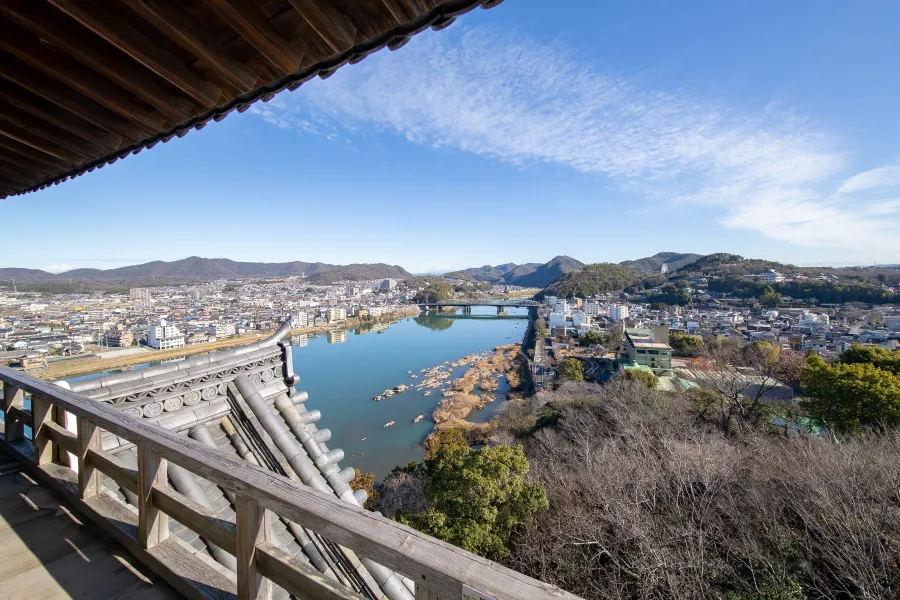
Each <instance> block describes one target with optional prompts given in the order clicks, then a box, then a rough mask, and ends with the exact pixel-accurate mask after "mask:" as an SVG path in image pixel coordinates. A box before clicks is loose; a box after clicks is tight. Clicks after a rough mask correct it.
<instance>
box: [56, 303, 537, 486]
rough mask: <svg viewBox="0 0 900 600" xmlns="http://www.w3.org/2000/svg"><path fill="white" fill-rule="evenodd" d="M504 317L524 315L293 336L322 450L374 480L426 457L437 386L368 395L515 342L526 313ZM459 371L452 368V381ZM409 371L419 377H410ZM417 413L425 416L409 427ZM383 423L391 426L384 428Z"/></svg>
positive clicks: (427, 319)
mask: <svg viewBox="0 0 900 600" xmlns="http://www.w3.org/2000/svg"><path fill="white" fill-rule="evenodd" d="M507 313H508V315H510V316H519V317H523V318H519V319H514V318H509V317H505V318H496V309H495V308H491V307H475V308H473V309H472V317H475V318H469V317H466V316H459V317H456V316H444V315H440V316H419V317H408V318H405V319H402V320H400V321H398V322H396V323H392V324H391V325H390V326H387V327H386V328H384V329H382V330H380V331H379V330H377V328H378V327H385V326H384V325H382V326H376V327H375V328H373V329H370V330H361V329H357V330H348V331H342V332H329V333H328V334H323V335H319V336H315V337H312V336H310V337H305V336H296V337H294V338H292V345H293V359H294V372H295V373H296V374H297V375H299V376H300V383H299V385H298V389H301V390H306V391H307V392H309V401H308V402H307V408H309V409H311V410H312V409H318V410H320V411H321V412H322V420H321V421H320V422H319V423H318V424H317V425H318V427H319V428H320V429H321V428H328V429H330V430H331V432H332V439H331V441H330V442H329V447H331V448H342V449H343V450H344V454H345V457H346V458H345V459H344V461H343V463H342V464H343V466H352V467H356V468H358V469H360V470H361V471H363V472H372V473H375V476H376V477H377V478H378V479H379V480H380V479H382V478H383V477H384V476H385V475H387V474H388V473H390V471H391V469H393V468H394V467H395V466H398V465H404V464H406V463H408V462H410V461H418V460H421V459H422V457H423V456H424V455H425V450H424V448H423V446H422V442H424V440H425V438H426V437H427V436H428V434H429V433H431V431H432V428H433V425H434V424H433V423H432V421H431V420H430V417H431V411H433V410H434V408H435V406H437V403H438V402H439V401H440V399H441V394H440V389H438V390H434V391H432V393H431V394H430V395H429V396H425V391H426V390H417V389H413V388H410V389H408V390H407V391H405V392H403V393H401V394H397V395H395V396H392V397H390V398H386V399H384V400H382V401H381V402H374V401H373V398H374V397H375V396H376V395H378V394H380V393H382V392H383V391H384V390H386V389H389V388H393V387H394V386H396V385H398V384H405V385H407V386H411V385H414V384H416V383H418V382H420V381H421V377H422V373H421V372H420V371H421V370H422V369H427V368H430V367H434V366H437V365H440V364H443V363H445V362H453V361H455V360H458V359H460V358H462V357H464V356H466V355H468V354H473V353H477V352H482V351H488V350H492V349H493V348H494V346H498V345H503V344H512V343H517V342H520V341H522V336H523V335H524V333H525V327H526V326H527V323H528V321H527V320H526V319H525V318H524V317H527V314H528V313H527V309H507ZM492 317H493V318H492ZM146 366H147V365H146V364H145V365H136V366H135V367H132V368H134V369H140V368H144V367H146ZM466 369H467V367H465V366H462V367H458V368H456V369H453V375H452V378H456V377H459V376H461V375H462V374H463V373H464V372H465V370H466ZM408 371H412V372H413V374H415V375H418V376H419V378H418V379H414V378H412V377H411V376H410V374H409V373H408ZM99 375H100V374H99V373H98V374H94V375H89V376H87V377H97V376H99ZM452 378H451V379H452ZM73 379H81V378H73ZM449 381H450V379H448V380H447V382H449ZM507 391H508V387H507V386H506V381H505V377H504V378H503V379H501V380H500V389H499V390H497V392H495V393H494V394H493V395H494V396H496V397H497V398H498V399H497V400H496V401H495V402H492V403H490V404H488V405H486V406H485V407H484V408H483V409H481V410H479V411H477V412H475V413H473V414H472V415H470V416H469V420H470V421H474V422H483V421H487V420H490V418H491V417H492V416H493V415H494V414H495V413H496V412H497V410H498V409H499V408H500V406H501V405H502V403H503V399H504V398H505V396H506V392H507ZM422 414H424V415H425V416H426V417H427V418H426V419H423V420H422V421H420V422H419V423H413V420H414V419H415V418H416V417H417V416H418V415H422ZM390 421H394V422H395V424H394V425H393V426H391V427H384V425H385V423H388V422H390ZM363 438H365V440H363Z"/></svg>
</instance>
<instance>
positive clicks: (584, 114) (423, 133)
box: [254, 27, 900, 251]
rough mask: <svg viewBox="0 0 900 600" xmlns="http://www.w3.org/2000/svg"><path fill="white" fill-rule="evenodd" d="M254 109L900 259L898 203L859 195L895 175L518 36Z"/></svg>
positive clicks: (782, 119) (788, 119)
mask: <svg viewBox="0 0 900 600" xmlns="http://www.w3.org/2000/svg"><path fill="white" fill-rule="evenodd" d="M254 110H255V111H256V112H257V114H259V115H260V116H262V117H263V118H264V119H265V120H266V121H267V122H269V123H271V124H273V125H275V126H278V127H283V128H296V129H299V130H302V131H304V132H306V133H310V134H314V135H321V136H326V137H330V138H334V137H335V136H338V135H345V134H346V133H347V131H348V130H351V131H352V130H355V129H358V128H361V127H363V126H367V125H369V126H371V125H374V126H375V127H377V128H380V129H382V130H387V131H390V132H394V133H396V134H399V135H402V136H404V137H405V138H406V139H408V140H409V141H410V142H412V143H415V144H422V145H429V146H433V147H449V148H454V149H459V150H463V151H466V152H472V153H475V154H478V155H481V156H485V157H488V158H491V159H496V160H500V161H503V162H507V163H510V164H514V165H521V166H526V167H527V166H529V165H533V164H539V163H552V164H558V165H563V166H567V167H570V168H572V169H574V170H576V171H579V172H581V173H585V174H590V175H593V176H597V177H598V178H600V179H601V180H602V182H603V183H605V184H606V185H611V186H614V187H619V188H622V189H627V190H630V191H633V192H637V193H640V194H642V195H643V196H645V197H646V198H648V199H649V200H650V202H652V203H653V204H654V205H656V206H664V205H666V204H667V203H681V204H685V203H690V204H699V205H704V206H707V207H710V208H712V209H714V210H718V211H720V214H721V215H722V216H721V222H722V224H723V225H725V226H727V227H734V228H739V229H745V230H752V231H756V232H758V233H761V234H763V235H765V236H768V237H770V238H774V239H778V240H783V241H787V242H791V243H794V244H797V245H804V246H832V247H852V246H854V245H857V244H860V243H862V242H865V243H866V244H867V245H868V247H869V248H873V247H877V249H879V250H888V249H893V250H894V251H896V248H895V247H896V246H897V244H896V242H895V239H896V236H897V233H898V231H900V213H898V208H900V207H898V206H897V203H896V201H895V200H883V201H881V200H879V199H878V198H877V197H875V198H872V197H867V199H866V200H867V201H868V204H866V205H865V206H864V207H863V206H862V205H861V204H860V203H861V199H860V198H859V197H858V196H856V195H855V194H856V193H857V192H860V191H862V190H873V189H878V190H879V191H882V192H885V193H889V192H892V191H898V192H900V190H894V188H898V187H900V165H894V166H887V167H879V168H876V169H872V170H869V171H866V172H863V173H859V174H857V175H853V176H849V177H848V173H847V172H848V170H849V165H850V164H851V163H852V157H851V156H850V154H849V153H848V152H846V151H844V150H842V149H841V148H840V146H839V143H838V141H837V140H835V139H834V137H833V136H832V135H829V134H828V133H827V132H824V131H821V130H820V129H819V128H817V127H815V126H814V125H813V124H811V123H809V122H807V121H806V120H804V119H803V118H801V117H800V116H798V115H796V114H794V113H793V112H792V111H791V110H789V109H788V108H786V107H783V106H778V105H770V106H764V107H760V108H759V110H757V111H755V112H748V111H747V110H746V109H738V108H736V107H733V106H729V105H727V104H724V103H721V102H714V101H709V100H704V99H701V98H697V97H692V96H691V95H690V94H687V93H684V92H679V93H674V92H668V91H661V90H654V89H649V88H648V87H647V86H646V85H644V84H643V83H642V80H641V78H640V77H623V76H614V75H609V74H607V73H604V72H602V71H600V70H598V69H597V68H596V67H594V66H592V65H591V64H588V63H586V61H585V60H583V59H581V58H580V57H578V56H577V55H575V54H574V53H573V52H572V51H569V50H566V49H565V48H560V47H552V46H546V45H541V44H539V43H537V42H535V41H534V40H530V39H528V38H527V37H523V36H512V35H509V34H504V33H500V32H498V31H495V30H484V29H474V30H473V29H466V28H465V27H457V28H454V29H452V30H450V31H448V32H445V33H442V34H440V35H423V36H419V37H417V38H416V39H414V40H413V41H412V42H411V43H410V44H409V45H408V46H407V47H405V48H404V49H403V50H402V51H400V52H397V53H388V52H382V53H378V54H376V55H374V56H372V57H370V58H368V59H366V61H365V62H364V63H363V64H361V65H358V66H354V67H348V68H345V69H342V70H341V71H339V72H338V73H337V74H335V75H334V76H333V77H331V78H330V79H329V80H328V81H327V82H324V83H323V82H316V83H310V84H307V85H306V86H304V87H303V88H302V89H301V91H300V92H298V93H295V94H283V95H281V96H279V97H277V98H275V99H274V100H273V101H272V102H270V103H268V104H265V105H262V106H259V107H258V108H255V109H254ZM842 180H843V181H842ZM889 197H890V198H896V197H897V194H896V193H895V194H893V195H890V196H889ZM873 249H875V248H873Z"/></svg>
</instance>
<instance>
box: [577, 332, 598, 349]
mask: <svg viewBox="0 0 900 600" xmlns="http://www.w3.org/2000/svg"><path fill="white" fill-rule="evenodd" d="M602 343H603V337H602V336H601V335H600V334H599V333H597V332H596V331H588V332H587V333H586V334H584V335H582V336H580V337H579V338H578V345H579V346H594V345H596V344H602Z"/></svg>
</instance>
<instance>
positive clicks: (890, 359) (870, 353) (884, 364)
mask: <svg viewBox="0 0 900 600" xmlns="http://www.w3.org/2000/svg"><path fill="white" fill-rule="evenodd" d="M840 361H841V362H842V363H850V364H858V363H870V364H873V365H875V366H876V367H878V368H879V369H882V370H884V371H890V372H891V373H893V374H894V375H896V376H898V377H900V352H891V351H890V350H888V349H887V348H880V347H877V346H860V345H857V344H854V345H853V346H851V347H850V349H849V350H845V351H844V352H843V353H842V354H841V356H840Z"/></svg>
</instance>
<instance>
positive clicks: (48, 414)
mask: <svg viewBox="0 0 900 600" xmlns="http://www.w3.org/2000/svg"><path fill="white" fill-rule="evenodd" d="M54 412H56V410H55V408H54V406H53V405H52V404H51V403H50V402H49V401H47V399H46V398H44V397H43V396H39V395H37V394H32V395H31V442H32V443H33V444H34V460H35V462H36V463H37V464H38V466H40V465H46V464H48V463H52V462H53V460H54V459H55V458H56V452H55V448H54V447H53V443H52V442H51V441H50V440H49V439H48V438H47V433H46V431H45V430H44V427H43V425H44V423H46V422H47V421H52V420H53V417H54V415H53V413H54Z"/></svg>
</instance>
